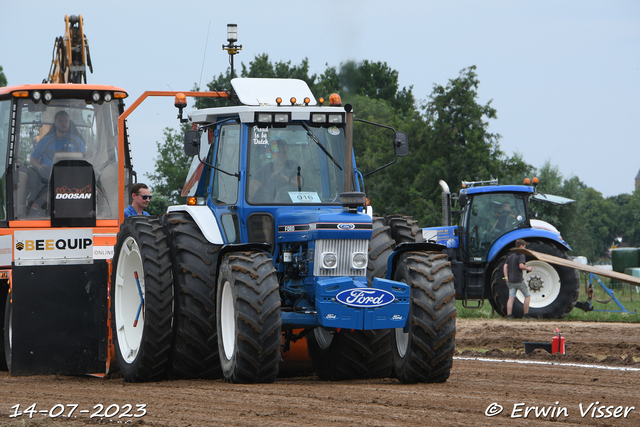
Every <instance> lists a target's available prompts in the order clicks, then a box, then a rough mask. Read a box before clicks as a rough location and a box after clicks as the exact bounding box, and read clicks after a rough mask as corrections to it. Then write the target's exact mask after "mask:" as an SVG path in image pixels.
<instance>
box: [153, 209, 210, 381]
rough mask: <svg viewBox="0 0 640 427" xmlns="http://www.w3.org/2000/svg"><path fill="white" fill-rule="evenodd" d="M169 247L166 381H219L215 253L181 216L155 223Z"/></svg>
mask: <svg viewBox="0 0 640 427" xmlns="http://www.w3.org/2000/svg"><path fill="white" fill-rule="evenodd" d="M161 219H162V221H163V223H164V225H165V229H166V230H167V234H168V236H169V245H170V247H171V257H172V264H173V268H174V270H173V277H174V289H175V297H174V298H175V304H174V307H175V313H174V320H173V330H174V344H173V348H172V351H171V358H170V360H171V362H170V363H171V365H170V369H169V371H170V372H169V376H170V377H171V378H188V379H192V378H202V379H218V378H222V370H221V367H220V354H219V352H218V329H217V326H216V268H217V265H218V251H219V250H220V247H219V246H218V245H213V244H211V243H209V242H208V241H207V239H205V237H204V235H203V234H202V232H201V231H200V228H199V227H198V226H197V224H196V223H195V221H194V220H193V218H191V216H190V215H189V214H187V213H184V212H173V213H169V214H168V215H165V216H163V217H161Z"/></svg>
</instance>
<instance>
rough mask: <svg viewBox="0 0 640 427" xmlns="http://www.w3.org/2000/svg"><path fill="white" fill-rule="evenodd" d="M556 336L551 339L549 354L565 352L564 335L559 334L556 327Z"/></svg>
mask: <svg viewBox="0 0 640 427" xmlns="http://www.w3.org/2000/svg"><path fill="white" fill-rule="evenodd" d="M556 332H557V333H558V335H557V336H555V337H553V339H552V340H551V354H556V353H560V354H565V349H564V337H563V336H562V335H561V334H560V330H559V329H558V328H556Z"/></svg>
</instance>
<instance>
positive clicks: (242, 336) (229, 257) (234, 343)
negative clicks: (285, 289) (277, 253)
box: [216, 251, 282, 383]
mask: <svg viewBox="0 0 640 427" xmlns="http://www.w3.org/2000/svg"><path fill="white" fill-rule="evenodd" d="M216 303H217V304H216V312H217V327H218V346H219V351H220V359H221V361H222V375H223V377H224V379H225V380H226V381H227V382H230V383H269V382H273V381H275V379H276V376H277V375H278V369H279V363H280V353H281V349H280V346H281V341H282V318H281V316H280V293H279V288H278V280H277V278H276V270H275V268H274V267H273V259H272V258H271V256H269V255H268V254H265V253H263V252H250V251H246V252H234V253H228V254H225V255H224V258H223V260H222V263H221V265H220V272H219V275H218V287H217V301H216Z"/></svg>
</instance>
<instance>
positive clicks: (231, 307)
mask: <svg viewBox="0 0 640 427" xmlns="http://www.w3.org/2000/svg"><path fill="white" fill-rule="evenodd" d="M220 330H221V331H222V334H221V335H222V348H223V349H224V355H225V357H226V358H227V360H231V358H232V357H233V352H234V351H235V348H236V313H235V301H234V300H233V290H232V289H231V283H229V281H228V280H227V281H225V282H224V284H223V285H222V299H221V301H220Z"/></svg>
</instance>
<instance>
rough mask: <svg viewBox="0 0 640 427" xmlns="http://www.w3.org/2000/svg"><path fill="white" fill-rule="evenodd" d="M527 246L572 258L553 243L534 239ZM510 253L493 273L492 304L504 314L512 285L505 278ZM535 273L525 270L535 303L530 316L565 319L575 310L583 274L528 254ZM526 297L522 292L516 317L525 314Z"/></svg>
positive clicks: (529, 262) (531, 305)
mask: <svg viewBox="0 0 640 427" xmlns="http://www.w3.org/2000/svg"><path fill="white" fill-rule="evenodd" d="M527 249H530V250H532V251H536V252H541V253H544V254H547V255H552V256H555V257H558V258H564V259H569V257H568V255H567V254H566V253H565V252H564V251H563V250H561V249H559V248H558V247H556V246H554V245H553V244H550V243H546V242H542V241H533V242H528V243H527ZM508 256H509V254H507V255H505V256H503V257H502V258H501V259H500V261H499V262H498V264H497V265H496V268H495V269H494V270H493V274H492V276H491V297H492V302H491V305H492V306H493V307H494V309H495V310H496V311H497V312H498V314H500V315H501V316H506V315H507V301H508V300H509V288H508V287H507V284H506V283H505V281H504V278H503V277H504V271H503V267H504V263H505V262H506V260H507V257H508ZM525 260H526V264H525V265H527V266H531V267H533V270H532V271H531V272H527V271H524V272H523V276H524V281H525V284H527V285H528V287H529V293H530V294H531V302H530V304H529V315H530V316H531V317H535V318H540V319H561V318H563V317H565V316H566V315H567V314H569V313H570V312H571V310H572V309H573V307H574V306H575V305H576V302H577V301H578V296H579V294H580V275H579V273H578V270H576V269H573V268H569V267H563V266H559V265H555V264H549V263H546V262H542V261H538V260H535V259H533V258H530V257H526V258H525ZM523 303H524V297H523V295H522V294H521V293H520V292H518V293H517V294H516V299H515V301H514V303H513V313H512V314H513V316H514V317H522V315H523V314H524V305H523Z"/></svg>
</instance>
